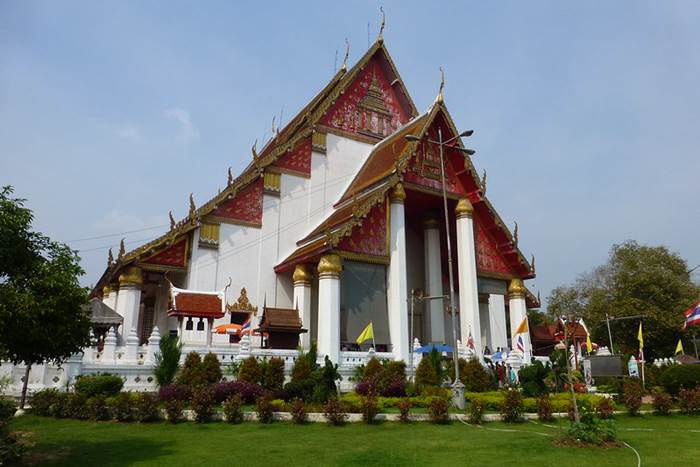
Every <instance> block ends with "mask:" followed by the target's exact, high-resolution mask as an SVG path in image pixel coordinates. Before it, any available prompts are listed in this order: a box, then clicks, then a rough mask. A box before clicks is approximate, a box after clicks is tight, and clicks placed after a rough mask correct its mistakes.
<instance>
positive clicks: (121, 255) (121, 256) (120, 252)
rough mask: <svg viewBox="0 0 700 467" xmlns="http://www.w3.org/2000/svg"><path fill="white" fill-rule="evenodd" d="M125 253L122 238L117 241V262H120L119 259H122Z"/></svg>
mask: <svg viewBox="0 0 700 467" xmlns="http://www.w3.org/2000/svg"><path fill="white" fill-rule="evenodd" d="M125 253H126V248H124V239H123V238H122V239H121V240H120V241H119V254H118V255H117V261H121V259H122V258H123V257H124V254H125Z"/></svg>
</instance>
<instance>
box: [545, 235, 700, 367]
mask: <svg viewBox="0 0 700 467" xmlns="http://www.w3.org/2000/svg"><path fill="white" fill-rule="evenodd" d="M699 294H700V288H698V286H697V285H696V284H694V283H693V281H692V280H691V277H690V274H689V272H688V264H687V263H686V261H685V260H684V259H683V258H681V257H680V256H679V255H678V254H677V253H673V252H670V251H669V250H668V248H666V247H664V246H657V247H650V246H644V245H639V244H638V243H637V242H635V241H631V240H629V241H626V242H624V243H622V244H620V245H613V247H612V249H611V251H610V257H609V259H608V261H607V263H605V264H604V265H601V266H599V267H597V268H595V269H594V270H593V271H591V272H589V273H587V274H584V275H582V276H581V277H580V278H579V279H578V280H577V281H576V282H575V283H574V284H572V285H570V286H562V287H557V288H556V289H554V290H553V291H552V293H551V294H550V296H549V298H548V307H547V312H548V315H550V316H562V315H564V316H567V315H570V314H572V313H573V314H574V315H576V316H582V317H583V318H584V319H585V321H586V324H587V326H588V328H589V330H590V331H591V334H592V337H593V339H594V340H598V341H599V342H606V343H607V342H608V334H607V327H606V324H605V314H606V313H608V314H609V315H610V316H615V317H617V318H620V317H625V316H635V315H642V318H641V320H642V321H643V323H644V353H645V357H646V358H647V360H649V359H651V358H654V357H655V356H668V355H672V354H673V350H674V348H675V345H676V342H677V341H678V337H679V331H680V329H681V326H682V325H683V320H684V317H683V313H682V312H683V311H684V310H686V309H688V308H689V307H690V306H691V305H692V304H693V303H694V302H696V301H697V300H698V296H699ZM639 321H640V320H639V319H629V320H621V321H614V322H612V323H611V331H612V335H613V342H614V345H615V350H616V351H622V352H625V353H636V352H637V350H638V342H637V330H638V328H639Z"/></svg>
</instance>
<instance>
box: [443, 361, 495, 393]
mask: <svg viewBox="0 0 700 467" xmlns="http://www.w3.org/2000/svg"><path fill="white" fill-rule="evenodd" d="M458 362H459V380H460V381H461V382H462V384H464V390H465V391H469V392H484V391H490V390H493V389H496V385H495V379H494V375H493V373H492V372H491V371H490V370H489V369H488V368H486V367H484V366H483V365H482V364H481V363H479V360H477V359H470V360H465V359H463V358H460V359H458ZM448 371H449V377H450V378H453V377H454V371H455V366H454V362H450V364H449V369H448Z"/></svg>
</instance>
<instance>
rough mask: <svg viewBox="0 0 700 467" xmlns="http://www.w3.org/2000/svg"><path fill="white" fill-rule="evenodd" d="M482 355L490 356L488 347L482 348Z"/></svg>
mask: <svg viewBox="0 0 700 467" xmlns="http://www.w3.org/2000/svg"><path fill="white" fill-rule="evenodd" d="M484 355H491V349H489V346H488V345H487V346H485V347H484Z"/></svg>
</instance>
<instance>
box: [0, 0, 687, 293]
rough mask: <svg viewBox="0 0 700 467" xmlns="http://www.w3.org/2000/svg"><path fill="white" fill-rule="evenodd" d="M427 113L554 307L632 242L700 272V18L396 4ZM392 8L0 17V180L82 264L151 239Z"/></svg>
mask: <svg viewBox="0 0 700 467" xmlns="http://www.w3.org/2000/svg"><path fill="white" fill-rule="evenodd" d="M381 4H383V5H384V8H385V10H386V12H387V26H386V31H385V38H386V44H387V47H388V49H389V51H390V53H391V54H392V56H393V58H394V61H395V62H396V65H397V67H398V69H399V72H400V73H401V75H402V78H403V79H404V81H405V83H406V85H407V86H408V89H409V91H410V92H411V94H412V97H413V99H414V101H415V102H416V105H417V106H418V108H419V109H425V108H426V107H427V106H428V105H430V103H431V102H432V101H433V99H434V98H435V94H436V91H437V87H438V83H439V72H438V67H439V66H443V67H444V68H445V71H446V78H447V87H446V91H445V101H446V103H447V105H448V107H449V109H450V111H451V113H452V115H453V117H454V119H455V121H456V122H457V125H458V126H460V127H462V128H472V129H474V130H475V134H474V136H473V137H472V138H471V140H470V141H469V144H470V145H471V147H473V148H475V149H476V150H477V151H478V153H477V155H476V156H475V159H474V163H475V164H476V166H477V167H478V168H479V170H480V171H481V170H483V169H486V171H487V172H488V195H489V198H490V199H491V200H492V202H493V203H494V205H495V206H496V208H497V209H498V211H499V213H500V214H501V216H502V217H503V219H504V220H505V221H506V222H507V223H508V224H509V225H511V226H512V223H513V221H516V220H517V222H518V224H519V226H520V246H521V248H522V250H523V251H524V253H525V254H526V255H527V256H528V257H529V255H530V253H535V255H536V257H537V273H538V277H537V278H536V279H535V280H534V281H531V286H532V288H533V289H534V290H541V291H542V296H543V297H545V296H546V295H547V293H548V292H549V290H550V289H551V288H553V287H555V286H557V285H559V284H562V283H567V282H570V281H572V280H573V279H575V278H576V276H577V275H578V274H580V273H581V272H584V271H587V270H589V269H591V268H592V267H594V266H596V265H598V264H600V263H602V262H604V261H605V259H606V257H607V255H608V251H609V249H610V246H611V245H612V244H613V243H619V242H622V241H624V240H626V239H636V240H638V241H640V242H642V243H645V244H650V245H658V244H663V245H667V246H668V247H670V248H671V249H672V250H674V251H678V252H679V253H681V254H682V255H683V256H684V257H685V258H686V259H687V260H688V262H689V263H691V264H690V265H691V266H694V265H696V264H700V251H699V249H698V247H697V234H696V232H698V231H700V215H699V214H700V204H699V203H698V199H697V191H698V190H697V188H696V187H697V180H698V173H700V170H699V169H700V158H699V157H698V148H700V144H699V143H700V141H699V140H700V86H699V85H698V84H699V83H700V3H697V2H692V1H663V2H644V1H617V2H609V1H587V2H544V1H530V2H519V1H513V2H509V1H499V2H482V1H468V2H467V1H465V2H440V3H438V2H426V1H421V2H405V1H402V2H393V1H383V2H381ZM379 5H380V2H373V1H357V2H215V1H207V2H193V1H189V2H172V1H170V2H137V1H119V2H117V1H109V2H107V1H104V2H88V1H84V2H77V1H62V2H55V1H45V2H38V1H11V0H4V1H1V2H0V184H3V185H5V184H12V185H14V186H15V187H16V192H17V194H18V195H20V196H22V197H26V198H28V199H29V206H30V207H31V208H32V209H34V211H35V213H36V223H35V226H36V228H37V229H39V230H41V231H43V232H45V233H46V234H48V235H50V236H51V237H53V238H55V239H58V240H62V241H71V243H70V244H71V245H72V246H73V247H74V248H77V249H80V250H82V253H81V255H82V257H83V267H84V268H85V270H86V272H87V274H86V276H85V277H84V280H83V282H84V283H85V284H86V285H89V284H91V283H93V282H94V281H96V280H97V278H99V276H100V274H101V273H102V271H103V269H104V265H105V260H106V251H107V246H109V245H113V246H115V247H116V245H117V244H118V242H119V238H120V236H110V237H105V238H100V239H95V240H91V241H78V242H75V241H73V240H76V239H83V238H88V237H97V236H107V235H110V234H114V233H118V232H125V231H134V230H141V231H139V232H133V233H129V234H126V235H124V236H125V237H126V241H127V243H128V244H127V247H128V248H129V247H135V246H137V245H138V244H139V241H142V240H143V241H145V240H149V239H151V238H152V237H154V236H156V235H157V234H158V233H159V232H161V231H162V230H163V228H162V227H161V228H160V229H151V230H142V229H148V228H151V227H154V226H163V225H165V224H167V212H168V210H170V209H172V210H173V212H174V213H175V215H176V217H178V218H179V217H181V216H184V215H185V214H186V212H187V197H188V195H189V193H190V191H192V192H194V196H195V199H196V200H197V201H198V202H200V203H201V202H203V201H205V200H206V199H209V198H210V197H211V196H212V195H213V194H214V193H216V191H217V188H218V187H220V186H223V185H224V184H225V181H226V169H227V167H228V166H232V167H233V170H234V172H237V171H239V170H240V169H241V168H242V167H243V166H244V165H245V164H246V163H247V162H248V161H249V159H250V147H251V145H252V142H253V141H254V140H255V139H258V140H262V139H263V138H264V137H265V136H269V135H270V123H271V120H272V117H273V115H275V114H277V115H279V114H280V112H281V111H282V112H283V115H284V120H285V121H287V120H288V119H289V117H290V116H291V115H292V114H293V113H295V112H296V111H298V110H299V109H300V108H301V107H302V106H303V105H304V104H305V103H306V102H307V101H308V100H309V99H310V98H311V97H312V96H313V95H314V94H315V93H316V92H317V91H318V90H319V89H320V88H321V87H322V86H323V85H324V84H325V83H326V82H327V81H328V79H329V78H330V77H331V76H332V74H333V72H334V65H335V56H336V51H337V54H338V55H339V56H341V57H342V54H343V48H344V41H345V38H346V37H347V38H348V39H349V40H350V43H351V53H350V62H351V64H352V63H354V61H356V60H357V59H358V58H359V57H360V56H361V55H362V54H363V53H364V52H365V50H366V49H367V30H368V23H369V29H370V35H371V40H372V41H373V40H374V37H375V36H376V33H377V29H378V23H379V13H378V8H379Z"/></svg>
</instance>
